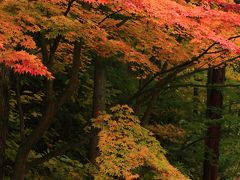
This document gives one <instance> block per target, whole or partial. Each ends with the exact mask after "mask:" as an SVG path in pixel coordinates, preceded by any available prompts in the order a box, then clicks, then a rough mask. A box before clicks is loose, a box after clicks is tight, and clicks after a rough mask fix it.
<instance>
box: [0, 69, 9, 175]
mask: <svg viewBox="0 0 240 180" xmlns="http://www.w3.org/2000/svg"><path fill="white" fill-rule="evenodd" d="M0 68H1V69H0V179H3V178H4V173H5V172H4V168H5V149H6V139H7V123H8V114H9V112H8V110H9V104H8V90H9V79H8V78H9V74H8V71H7V69H6V68H5V67H4V66H3V65H1V67H0Z"/></svg>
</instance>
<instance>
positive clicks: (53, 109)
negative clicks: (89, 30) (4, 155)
mask: <svg viewBox="0 0 240 180" xmlns="http://www.w3.org/2000/svg"><path fill="white" fill-rule="evenodd" d="M80 57H81V44H79V43H76V44H75V46H74V51H73V65H72V70H71V77H70V80H69V83H68V86H67V88H66V90H65V92H64V94H63V95H62V96H61V97H60V98H59V100H58V101H57V100H54V99H53V94H52V92H53V90H52V84H53V83H52V82H51V81H52V80H50V82H49V83H48V84H49V86H48V88H50V89H49V90H48V93H47V94H48V98H47V107H46V110H45V112H44V114H43V118H42V119H41V121H40V122H39V124H38V126H37V127H36V128H35V129H34V130H33V131H32V133H31V134H30V135H29V136H28V137H26V138H25V140H24V141H23V142H22V144H21V145H20V147H19V149H18V153H17V156H16V159H15V165H14V171H13V176H12V180H24V174H25V171H26V169H27V167H26V166H27V159H28V154H29V152H30V151H31V149H32V147H33V146H34V145H35V144H36V143H37V142H38V141H39V139H40V138H41V137H42V136H43V134H44V133H45V132H46V131H47V130H48V128H49V127H50V125H51V124H52V122H53V120H54V116H55V114H56V113H57V111H58V110H59V108H60V107H61V106H62V105H63V104H64V103H65V102H66V101H67V100H68V99H69V98H70V97H71V96H72V94H73V93H74V91H75V90H76V89H77V87H78V71H79V67H80V64H81V62H80Z"/></svg>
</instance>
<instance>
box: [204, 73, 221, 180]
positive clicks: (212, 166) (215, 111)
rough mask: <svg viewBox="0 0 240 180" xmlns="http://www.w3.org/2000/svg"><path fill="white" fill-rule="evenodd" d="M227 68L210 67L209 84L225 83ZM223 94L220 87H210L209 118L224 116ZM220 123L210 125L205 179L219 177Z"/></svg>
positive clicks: (208, 93)
mask: <svg viewBox="0 0 240 180" xmlns="http://www.w3.org/2000/svg"><path fill="white" fill-rule="evenodd" d="M224 80H225V68H218V69H211V68H210V69H209V70H208V84H209V85H214V84H215V85H218V84H224ZM222 109H223V94H222V90H221V89H220V88H208V91H207V118H209V119H212V120H215V119H220V118H221V117H222ZM220 130H221V126H220V124H212V125H210V126H209V127H208V131H207V135H206V138H205V147H206V149H205V155H204V156H205V159H204V163H203V180H217V179H218V159H219V141H220V135H221V131H220Z"/></svg>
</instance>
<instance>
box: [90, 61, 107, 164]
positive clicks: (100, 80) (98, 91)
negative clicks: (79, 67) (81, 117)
mask: <svg viewBox="0 0 240 180" xmlns="http://www.w3.org/2000/svg"><path fill="white" fill-rule="evenodd" d="M105 102H106V72H105V66H104V63H103V62H102V60H101V59H96V60H95V73H94V92H93V117H95V118H96V117H97V116H98V115H99V113H100V112H101V111H104V110H105ZM93 134H94V135H93V137H92V138H91V142H90V154H89V159H90V161H91V162H92V163H95V161H96V158H97V156H98V155H99V150H98V148H97V145H98V139H99V138H98V135H97V134H98V130H96V129H95V130H94V132H93Z"/></svg>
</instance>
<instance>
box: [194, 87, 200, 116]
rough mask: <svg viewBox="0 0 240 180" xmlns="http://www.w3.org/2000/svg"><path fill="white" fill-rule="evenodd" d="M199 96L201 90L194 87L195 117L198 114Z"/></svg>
mask: <svg viewBox="0 0 240 180" xmlns="http://www.w3.org/2000/svg"><path fill="white" fill-rule="evenodd" d="M198 96H199V88H198V87H194V88H193V115H197V114H198V103H199V101H198Z"/></svg>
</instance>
